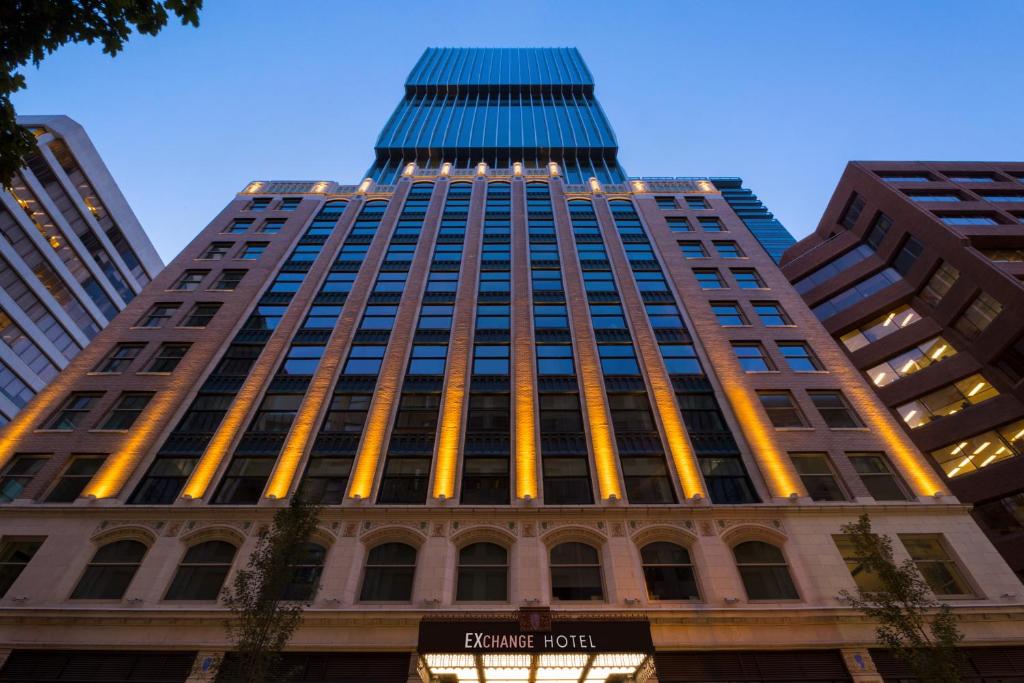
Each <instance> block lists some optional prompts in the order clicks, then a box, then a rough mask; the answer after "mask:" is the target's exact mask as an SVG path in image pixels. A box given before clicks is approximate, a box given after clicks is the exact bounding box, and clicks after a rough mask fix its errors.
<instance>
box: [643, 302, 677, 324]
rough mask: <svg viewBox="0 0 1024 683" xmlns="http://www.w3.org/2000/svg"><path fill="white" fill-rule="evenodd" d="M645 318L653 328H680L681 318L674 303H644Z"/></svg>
mask: <svg viewBox="0 0 1024 683" xmlns="http://www.w3.org/2000/svg"><path fill="white" fill-rule="evenodd" d="M644 310H646V311H647V319H648V320H650V321H651V327H652V328H654V329H655V330H682V329H684V327H683V318H682V316H681V315H679V309H678V308H676V306H675V304H644Z"/></svg>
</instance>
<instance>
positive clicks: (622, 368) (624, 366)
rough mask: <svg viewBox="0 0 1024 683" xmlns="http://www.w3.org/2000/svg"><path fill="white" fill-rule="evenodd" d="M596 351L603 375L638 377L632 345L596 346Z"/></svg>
mask: <svg viewBox="0 0 1024 683" xmlns="http://www.w3.org/2000/svg"><path fill="white" fill-rule="evenodd" d="M597 351H598V355H599V357H600V358H601V372H603V373H604V374H605V375H612V376H615V375H630V376H639V375H640V366H639V365H637V362H636V354H635V353H634V352H633V346H632V344H598V345H597Z"/></svg>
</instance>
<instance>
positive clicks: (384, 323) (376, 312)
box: [359, 305, 398, 330]
mask: <svg viewBox="0 0 1024 683" xmlns="http://www.w3.org/2000/svg"><path fill="white" fill-rule="evenodd" d="M396 315H398V306H375V305H369V306H367V307H366V311H365V312H364V313H363V321H362V322H361V323H359V329H361V330H391V329H392V328H393V327H394V326H395V316H396Z"/></svg>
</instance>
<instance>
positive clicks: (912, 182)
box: [783, 162, 1024, 576]
mask: <svg viewBox="0 0 1024 683" xmlns="http://www.w3.org/2000/svg"><path fill="white" fill-rule="evenodd" d="M1022 262H1024V163H1016V164H1011V163H1002V164H999V163H946V162H928V163H913V162H856V163H852V164H850V165H849V166H848V168H847V169H846V172H845V173H844V174H843V177H842V179H841V180H840V182H839V186H838V187H837V188H836V191H835V194H834V195H833V197H832V201H831V202H830V203H829V206H828V208H827V209H826V211H825V214H824V216H823V218H822V221H821V224H820V225H819V226H818V229H817V231H816V232H815V233H814V234H812V235H811V236H809V237H807V238H806V239H804V240H802V241H801V242H800V243H799V244H797V245H796V246H794V247H792V248H791V249H790V250H789V251H787V252H786V255H785V258H784V260H783V272H784V273H785V274H786V275H787V276H788V277H789V279H790V280H791V281H792V282H793V285H794V287H795V288H796V290H797V291H798V292H800V293H801V294H802V295H803V296H804V298H805V299H806V300H807V303H808V304H809V305H810V306H811V308H812V310H813V311H814V312H815V313H816V314H817V315H818V317H819V319H821V321H822V322H823V324H824V325H825V327H826V329H827V330H828V331H829V332H830V333H831V334H832V335H833V336H834V337H835V338H836V339H837V340H838V341H839V342H840V345H841V346H842V347H843V348H844V350H845V351H846V352H847V354H848V355H849V357H850V360H851V361H852V362H853V364H854V365H855V366H856V367H857V368H858V369H859V370H861V371H862V372H864V373H865V374H866V376H867V378H868V379H869V380H870V382H871V384H872V385H873V386H874V387H875V390H876V391H877V393H878V396H879V398H881V399H882V401H883V402H884V403H885V405H886V406H887V407H888V408H889V409H890V410H891V411H892V412H893V415H894V416H895V417H897V418H898V419H899V420H900V422H901V423H902V424H903V426H904V428H905V429H906V430H907V432H908V433H909V434H910V436H911V438H912V439H913V440H914V443H915V444H916V445H917V447H918V448H919V449H921V450H922V451H923V452H925V453H927V454H930V455H931V458H932V460H933V462H934V463H935V465H936V467H937V469H938V471H939V472H940V473H941V474H942V475H943V476H944V477H946V478H947V479H948V482H949V486H950V487H951V488H952V490H953V493H954V494H956V496H957V497H958V498H959V499H960V500H962V501H964V502H968V503H973V504H975V506H976V507H975V510H974V514H975V517H976V518H977V520H978V522H979V523H980V524H981V526H982V528H984V529H985V530H986V533H988V534H989V536H990V537H991V539H992V540H993V542H994V543H995V544H996V547H997V548H998V549H999V550H1000V551H1001V552H1002V553H1003V556H1004V557H1005V558H1006V559H1007V561H1008V562H1009V564H1010V566H1011V567H1012V568H1013V569H1014V570H1015V571H1016V572H1017V573H1018V575H1019V576H1024V459H1021V458H1019V457H1018V456H1019V455H1020V454H1021V453H1024V383H1022V380H1024V281H1022V279H1021V278H1022V276H1024V266H1022Z"/></svg>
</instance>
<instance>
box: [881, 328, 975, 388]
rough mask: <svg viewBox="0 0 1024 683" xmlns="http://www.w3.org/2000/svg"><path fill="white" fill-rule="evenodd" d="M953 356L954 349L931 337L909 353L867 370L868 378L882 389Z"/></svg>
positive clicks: (954, 353) (938, 338) (943, 341)
mask: <svg viewBox="0 0 1024 683" xmlns="http://www.w3.org/2000/svg"><path fill="white" fill-rule="evenodd" d="M955 355H956V349H954V348H953V345H952V344H950V343H949V342H947V341H946V340H945V339H943V338H942V337H932V338H931V339H929V340H927V341H924V342H921V343H920V344H918V345H917V346H915V347H913V348H912V349H910V350H909V351H904V352H903V353H901V354H899V355H898V356H893V357H892V358H890V359H889V360H887V361H885V362H884V363H879V364H878V365H876V366H875V367H873V368H871V369H870V370H868V377H870V378H871V383H872V384H874V385H875V386H876V387H884V386H885V385H887V384H891V383H893V382H895V381H896V380H898V379H902V378H903V377H906V376H908V375H912V374H914V373H915V372H920V371H921V370H924V369H925V368H926V367H928V366H929V365H934V364H935V363H938V362H939V361H942V360H944V359H946V358H949V357H950V356H955Z"/></svg>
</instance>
